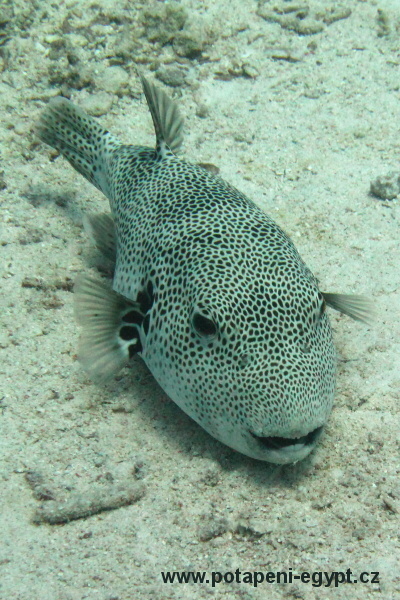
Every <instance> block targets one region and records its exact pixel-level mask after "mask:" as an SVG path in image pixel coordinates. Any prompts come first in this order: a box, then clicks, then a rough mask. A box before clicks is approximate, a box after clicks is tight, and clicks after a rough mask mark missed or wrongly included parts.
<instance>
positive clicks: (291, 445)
mask: <svg viewBox="0 0 400 600" xmlns="http://www.w3.org/2000/svg"><path fill="white" fill-rule="evenodd" d="M322 430H323V427H317V428H316V429H314V430H313V431H310V432H309V433H307V435H303V436H301V437H298V438H289V437H279V436H265V437H264V436H260V435H256V434H255V433H253V432H250V433H251V435H252V436H253V437H254V438H255V439H256V440H257V441H258V442H259V443H260V444H262V446H263V447H264V448H265V449H266V450H269V451H274V452H279V451H282V452H287V451H290V450H295V449H297V448H299V447H307V446H314V445H315V443H316V441H317V439H318V438H319V436H320V435H321V433H322ZM296 446H297V448H296Z"/></svg>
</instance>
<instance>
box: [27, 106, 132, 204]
mask: <svg viewBox="0 0 400 600" xmlns="http://www.w3.org/2000/svg"><path fill="white" fill-rule="evenodd" d="M36 132H37V135H38V137H39V138H40V139H41V140H42V142H44V143H45V144H48V145H49V146H52V147H53V148H55V149H56V150H58V151H59V152H61V154H62V155H63V156H64V157H65V158H66V159H67V160H68V161H69V162H70V163H71V165H72V166H73V167H74V169H76V170H77V171H78V172H79V173H81V175H83V176H84V177H86V179H87V180H88V181H90V183H92V184H93V185H95V186H96V187H97V188H98V189H99V190H100V191H102V192H103V193H104V194H105V195H106V196H107V197H109V196H110V194H109V192H110V189H109V187H110V186H109V177H108V161H109V159H110V157H111V155H112V153H113V151H114V150H115V149H116V148H118V147H119V146H120V142H119V141H118V140H117V139H116V138H114V137H113V136H112V135H111V134H110V133H109V132H108V131H107V130H106V129H104V128H103V127H102V126H101V125H100V124H99V123H98V122H97V121H95V120H94V119H92V117H89V115H87V114H86V113H85V112H84V111H83V110H82V109H81V108H79V107H78V106H75V104H73V103H72V102H70V100H67V99H66V98H62V97H57V98H54V99H53V100H51V101H50V103H49V104H48V105H47V107H46V108H45V110H44V111H43V113H42V115H41V117H40V119H39V122H38V124H37V127H36Z"/></svg>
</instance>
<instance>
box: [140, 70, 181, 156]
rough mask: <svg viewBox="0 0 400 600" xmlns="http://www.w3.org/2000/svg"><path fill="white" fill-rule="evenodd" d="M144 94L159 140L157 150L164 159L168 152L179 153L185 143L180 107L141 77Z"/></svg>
mask: <svg viewBox="0 0 400 600" xmlns="http://www.w3.org/2000/svg"><path fill="white" fill-rule="evenodd" d="M140 80H141V82H142V86H143V92H144V95H145V96H146V101H147V104H148V107H149V110H150V113H151V117H152V119H153V124H154V129H155V132H156V138H157V150H159V152H160V153H161V157H162V158H166V157H167V156H168V150H171V151H172V152H177V151H178V150H179V148H180V147H181V145H182V141H183V118H182V117H181V115H180V113H179V110H178V107H177V105H176V104H175V102H173V100H171V98H169V97H168V96H167V94H166V93H165V92H163V91H162V90H160V89H158V88H156V87H155V86H154V85H153V84H152V83H150V82H149V81H147V79H145V78H144V77H143V76H141V77H140Z"/></svg>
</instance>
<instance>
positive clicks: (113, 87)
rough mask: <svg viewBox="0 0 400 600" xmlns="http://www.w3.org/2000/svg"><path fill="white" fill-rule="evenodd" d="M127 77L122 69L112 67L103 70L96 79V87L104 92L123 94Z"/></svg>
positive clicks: (126, 85)
mask: <svg viewBox="0 0 400 600" xmlns="http://www.w3.org/2000/svg"><path fill="white" fill-rule="evenodd" d="M128 81H129V75H128V73H127V72H126V71H125V69H123V68H122V67H118V66H114V67H107V68H106V69H104V71H103V73H101V74H100V75H99V76H98V77H96V85H97V86H98V87H99V88H100V89H101V90H104V91H105V92H110V93H112V94H118V95H121V94H123V93H124V92H125V91H126V90H127V88H128Z"/></svg>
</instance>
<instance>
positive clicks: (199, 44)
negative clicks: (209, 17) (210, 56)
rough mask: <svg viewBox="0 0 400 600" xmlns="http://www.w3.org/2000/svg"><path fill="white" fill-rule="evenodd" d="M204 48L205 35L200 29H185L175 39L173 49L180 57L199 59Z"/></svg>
mask: <svg viewBox="0 0 400 600" xmlns="http://www.w3.org/2000/svg"><path fill="white" fill-rule="evenodd" d="M203 48H204V35H203V31H202V30H201V29H200V28H194V27H193V28H190V29H184V30H183V31H181V32H178V33H177V34H176V36H175V38H174V42H173V49H174V51H175V52H176V54H178V56H184V57H185V58H198V57H199V56H200V55H201V53H202V51H203Z"/></svg>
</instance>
